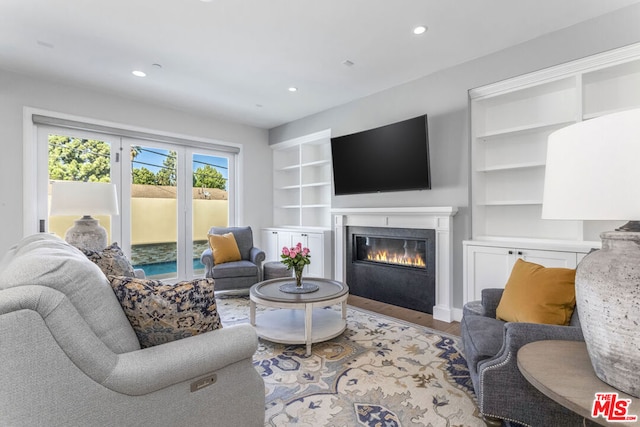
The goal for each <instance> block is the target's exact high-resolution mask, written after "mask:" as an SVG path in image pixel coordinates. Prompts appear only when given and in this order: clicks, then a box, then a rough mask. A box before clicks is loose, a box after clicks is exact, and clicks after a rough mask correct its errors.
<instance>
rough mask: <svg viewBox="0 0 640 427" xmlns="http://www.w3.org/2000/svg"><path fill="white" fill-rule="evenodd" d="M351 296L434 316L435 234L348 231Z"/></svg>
mask: <svg viewBox="0 0 640 427" xmlns="http://www.w3.org/2000/svg"><path fill="white" fill-rule="evenodd" d="M346 255H347V261H348V262H347V264H346V278H347V284H348V285H349V289H350V292H351V293H352V294H354V295H358V296H362V297H365V298H369V299H374V300H376V301H382V302H386V303H389V304H393V305H398V306H400V307H406V308H410V309H413V310H418V311H422V312H424V313H429V314H432V313H433V305H434V303H435V230H425V229H406V228H404V229H403V228H386V227H347V248H346Z"/></svg>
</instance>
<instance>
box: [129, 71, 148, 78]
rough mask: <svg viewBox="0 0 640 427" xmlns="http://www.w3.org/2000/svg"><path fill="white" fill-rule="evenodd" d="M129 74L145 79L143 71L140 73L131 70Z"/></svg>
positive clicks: (145, 74)
mask: <svg viewBox="0 0 640 427" xmlns="http://www.w3.org/2000/svg"><path fill="white" fill-rule="evenodd" d="M131 74H133V75H134V76H136V77H146V76H147V73H145V72H144V71H140V70H133V71H132V72H131Z"/></svg>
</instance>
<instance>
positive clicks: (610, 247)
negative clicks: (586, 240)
mask: <svg viewBox="0 0 640 427" xmlns="http://www.w3.org/2000/svg"><path fill="white" fill-rule="evenodd" d="M600 237H601V238H602V249H601V250H599V251H595V252H593V253H591V254H589V255H587V256H586V257H585V258H584V259H583V260H582V262H581V263H580V265H579V266H578V269H577V271H576V304H577V307H578V315H579V316H580V323H581V325H582V332H583V334H584V339H585V342H586V344H587V351H588V353H589V357H590V359H591V363H592V365H593V369H594V371H595V373H596V375H597V376H598V378H600V379H601V380H602V381H604V382H605V383H607V384H609V385H611V386H613V387H615V388H617V389H618V390H620V391H622V392H624V393H627V394H630V395H632V396H635V397H640V233H638V232H627V231H608V232H605V233H602V234H601V235H600Z"/></svg>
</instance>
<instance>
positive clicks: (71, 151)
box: [49, 135, 111, 182]
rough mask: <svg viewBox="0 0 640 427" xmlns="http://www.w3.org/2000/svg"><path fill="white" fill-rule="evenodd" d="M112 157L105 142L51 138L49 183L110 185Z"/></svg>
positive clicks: (60, 137)
mask: <svg viewBox="0 0 640 427" xmlns="http://www.w3.org/2000/svg"><path fill="white" fill-rule="evenodd" d="M110 153H111V147H110V146H109V144H107V143H106V142H104V141H98V140H95V139H80V138H70V137H68V136H61V135H49V179H55V180H63V181H84V182H86V181H90V182H111V177H110V175H111V154H110Z"/></svg>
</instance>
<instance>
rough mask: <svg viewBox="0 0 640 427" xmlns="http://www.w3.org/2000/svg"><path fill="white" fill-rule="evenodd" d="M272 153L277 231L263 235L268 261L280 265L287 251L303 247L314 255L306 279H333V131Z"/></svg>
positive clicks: (289, 143) (284, 144) (265, 231)
mask: <svg viewBox="0 0 640 427" xmlns="http://www.w3.org/2000/svg"><path fill="white" fill-rule="evenodd" d="M272 148H273V206H274V208H273V209H274V212H273V219H274V226H273V227H270V228H265V229H263V230H262V233H263V234H262V241H263V246H264V250H265V252H266V253H267V259H266V261H279V260H280V251H281V250H282V247H283V246H292V245H295V244H296V243H297V242H301V243H302V244H303V246H306V247H308V248H309V249H310V250H311V264H310V265H309V266H308V267H306V270H305V273H304V274H305V275H309V276H314V277H324V278H331V277H333V273H332V271H333V258H332V254H333V245H332V231H331V130H325V131H321V132H317V133H314V134H311V135H306V136H303V137H300V138H296V139H293V140H290V141H285V142H282V143H279V144H276V145H274V146H273V147H272Z"/></svg>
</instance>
